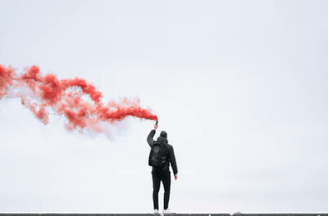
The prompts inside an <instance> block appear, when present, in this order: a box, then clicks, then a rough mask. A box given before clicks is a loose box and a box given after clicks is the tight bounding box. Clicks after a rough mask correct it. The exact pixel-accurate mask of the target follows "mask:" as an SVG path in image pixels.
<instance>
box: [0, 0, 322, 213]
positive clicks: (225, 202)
mask: <svg viewBox="0 0 329 216" xmlns="http://www.w3.org/2000/svg"><path fill="white" fill-rule="evenodd" d="M327 4H328V3H327V1H325V0H308V1H305V0H294V1H292V0H281V1H280V0H275V1H274V0H267V1H263V0H248V1H242V0H240V1H239V0H236V1H229V0H225V1H215V0H214V1H191V0H186V1H183V0H181V1H144V0H142V1H91V0H90V1H80V0H71V1H64V0H63V1H59V0H56V1H41V0H38V1H36V0H29V1H23V0H22V1H17V0H13V1H6V0H0V8H1V13H0V26H1V27H0V64H4V65H5V66H9V65H11V66H13V67H15V68H17V72H23V68H24V67H27V66H31V65H33V64H36V65H38V66H40V68H41V71H42V73H44V74H45V73H48V72H52V73H55V74H56V75H57V76H58V77H59V78H60V79H63V78H73V77H83V78H85V79H87V81H88V82H91V83H93V84H94V85H95V86H96V87H97V89H98V90H100V91H102V92H103V95H104V97H103V101H104V102H107V101H108V100H112V99H113V100H118V99H119V98H120V96H121V97H123V96H132V97H135V96H138V97H139V98H140V99H141V104H142V106H143V107H144V108H151V109H152V110H153V111H154V113H155V114H157V115H158V116H159V129H158V130H159V131H158V132H157V135H156V136H158V135H159V132H160V131H161V130H166V131H167V133H168V138H169V143H170V144H172V145H173V147H174V149H175V153H176V158H177V163H178V170H179V173H178V180H177V181H174V179H173V178H172V192H171V198H170V208H171V209H172V210H173V211H176V212H178V213H180V212H187V213H193V212H220V213H231V212H236V211H240V212H253V213H273V212H295V213H296V212H313V213H315V212H328V163H327V161H328V134H327V133H328V90H327V89H328V63H327V61H328V41H327V40H328V18H327V16H328V5H327ZM63 122H64V119H63V118H61V117H59V116H51V117H50V122H49V124H48V125H44V124H42V123H41V122H40V121H39V120H37V119H36V118H35V117H34V116H33V114H32V113H31V112H30V111H29V110H28V109H27V108H25V107H23V106H22V105H21V104H20V101H19V99H2V100H1V101H0V176H1V178H0V212H103V213H114V212H130V213H134V212H135V213H136V212H147V213H149V212H152V211H153V203H152V179H151V168H150V167H149V166H148V154H149V146H148V145H147V143H146V136H147V135H148V133H149V131H150V130H151V129H152V128H153V125H154V122H153V121H148V120H139V119H134V118H131V117H130V118H127V119H125V120H124V121H123V122H122V123H121V124H120V125H118V127H116V128H114V129H113V133H114V135H113V137H112V140H108V139H107V138H106V137H104V136H97V137H95V138H91V137H89V136H87V135H84V134H79V133H70V132H68V131H66V130H65V128H64V126H63ZM172 177H173V176H172ZM159 195H160V199H159V201H160V208H161V209H162V207H163V188H162V186H161V190H160V193H159Z"/></svg>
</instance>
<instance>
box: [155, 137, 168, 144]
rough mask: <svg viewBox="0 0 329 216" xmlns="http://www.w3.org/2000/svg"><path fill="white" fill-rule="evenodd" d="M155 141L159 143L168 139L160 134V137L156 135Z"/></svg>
mask: <svg viewBox="0 0 329 216" xmlns="http://www.w3.org/2000/svg"><path fill="white" fill-rule="evenodd" d="M157 142H158V143H160V144H162V143H168V140H167V138H164V137H161V136H160V137H158V139H157Z"/></svg>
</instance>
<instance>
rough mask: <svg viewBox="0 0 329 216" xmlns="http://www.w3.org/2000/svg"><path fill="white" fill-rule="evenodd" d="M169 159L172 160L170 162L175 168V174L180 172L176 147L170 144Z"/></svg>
mask: <svg viewBox="0 0 329 216" xmlns="http://www.w3.org/2000/svg"><path fill="white" fill-rule="evenodd" d="M169 160H170V164H171V167H172V169H173V172H174V175H176V174H177V173H178V169H177V163H176V157H175V152H174V147H172V146H170V148H169Z"/></svg>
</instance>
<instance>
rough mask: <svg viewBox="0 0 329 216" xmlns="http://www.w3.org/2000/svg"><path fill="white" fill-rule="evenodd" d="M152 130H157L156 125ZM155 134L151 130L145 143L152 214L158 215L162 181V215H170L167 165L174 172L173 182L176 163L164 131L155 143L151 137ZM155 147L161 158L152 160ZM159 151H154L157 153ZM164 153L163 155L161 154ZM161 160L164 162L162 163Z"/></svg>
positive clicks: (168, 171)
mask: <svg viewBox="0 0 329 216" xmlns="http://www.w3.org/2000/svg"><path fill="white" fill-rule="evenodd" d="M154 129H157V125H155V126H154ZM155 133H156V130H151V132H150V133H149V135H148V137H147V142H148V144H149V145H150V147H151V151H150V156H149V165H150V166H152V179H153V207H154V212H155V213H159V202H158V194H159V190H160V183H161V181H162V183H163V186H164V191H165V193H164V211H163V213H170V211H169V209H168V205H169V198H170V184H171V178H170V169H169V166H170V165H169V164H171V167H172V170H173V172H174V176H175V180H176V179H177V173H178V169H177V163H176V158H175V153H174V148H173V147H172V145H170V144H168V139H167V138H168V137H167V133H166V132H165V131H162V132H161V134H160V136H159V137H158V138H157V141H154V140H153V137H154V135H155ZM155 145H158V146H159V149H161V150H160V152H161V151H162V154H163V156H162V155H161V158H158V159H154V157H155V158H156V156H157V155H156V156H154V150H155V149H154V148H155ZM158 151H159V150H155V152H158ZM163 151H165V153H163ZM152 160H158V163H155V162H153V161H152ZM161 160H164V161H163V162H162V161H161Z"/></svg>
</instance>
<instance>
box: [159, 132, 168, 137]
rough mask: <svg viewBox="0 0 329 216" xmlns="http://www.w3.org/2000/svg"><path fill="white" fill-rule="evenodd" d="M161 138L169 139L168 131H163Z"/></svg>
mask: <svg viewBox="0 0 329 216" xmlns="http://www.w3.org/2000/svg"><path fill="white" fill-rule="evenodd" d="M160 137H163V138H167V137H168V136H167V132H166V131H161V133H160Z"/></svg>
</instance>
